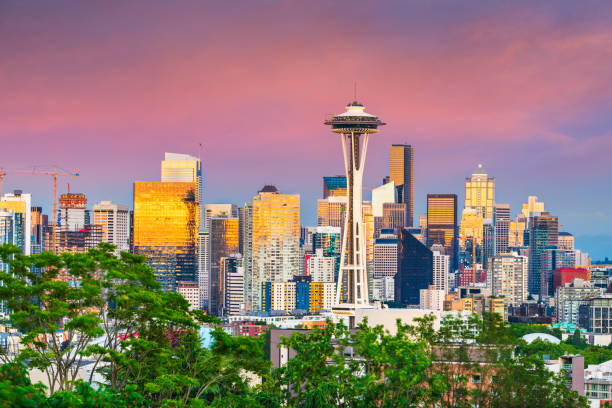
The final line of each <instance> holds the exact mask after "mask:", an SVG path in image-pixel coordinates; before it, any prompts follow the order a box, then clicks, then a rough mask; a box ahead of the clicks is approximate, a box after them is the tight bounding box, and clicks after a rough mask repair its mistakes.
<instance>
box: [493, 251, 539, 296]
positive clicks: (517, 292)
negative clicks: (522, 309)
mask: <svg viewBox="0 0 612 408" xmlns="http://www.w3.org/2000/svg"><path fill="white" fill-rule="evenodd" d="M527 271H528V261H527V257H525V256H519V255H516V254H498V255H495V256H493V257H492V258H491V264H490V267H489V269H488V270H487V287H488V288H490V289H491V294H492V295H493V296H501V297H504V298H505V299H506V300H507V301H508V303H509V304H510V305H512V306H516V307H518V306H520V305H521V304H522V303H523V302H525V301H526V300H527V297H528V296H529V293H528V291H527Z"/></svg>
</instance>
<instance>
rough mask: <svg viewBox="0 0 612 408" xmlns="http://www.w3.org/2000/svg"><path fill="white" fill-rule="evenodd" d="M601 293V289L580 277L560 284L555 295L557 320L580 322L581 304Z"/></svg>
mask: <svg viewBox="0 0 612 408" xmlns="http://www.w3.org/2000/svg"><path fill="white" fill-rule="evenodd" d="M601 293H602V290H601V289H599V288H595V287H593V285H592V284H591V283H589V282H586V281H584V280H582V279H580V278H576V279H574V280H573V281H572V282H570V283H565V284H564V285H563V286H559V287H558V288H557V293H556V296H555V302H556V304H555V306H556V310H557V321H558V322H567V323H574V324H578V308H579V307H580V305H583V304H586V302H587V300H588V299H589V298H593V297H597V296H599V295H601Z"/></svg>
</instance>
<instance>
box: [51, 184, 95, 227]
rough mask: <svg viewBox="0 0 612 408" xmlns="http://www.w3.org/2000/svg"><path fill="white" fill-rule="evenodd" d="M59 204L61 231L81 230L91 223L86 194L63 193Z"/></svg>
mask: <svg viewBox="0 0 612 408" xmlns="http://www.w3.org/2000/svg"><path fill="white" fill-rule="evenodd" d="M59 205H60V209H59V220H58V221H59V223H58V226H59V231H79V230H81V229H83V228H84V227H85V224H88V223H89V222H88V220H87V216H88V214H87V198H86V197H85V194H83V193H66V194H62V195H61V196H60V198H59Z"/></svg>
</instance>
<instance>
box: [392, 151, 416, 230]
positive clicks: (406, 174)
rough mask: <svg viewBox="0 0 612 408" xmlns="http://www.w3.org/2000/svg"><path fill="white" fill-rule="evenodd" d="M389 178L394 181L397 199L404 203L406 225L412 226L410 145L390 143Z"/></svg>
mask: <svg viewBox="0 0 612 408" xmlns="http://www.w3.org/2000/svg"><path fill="white" fill-rule="evenodd" d="M389 180H390V181H393V182H395V186H396V188H397V193H398V197H397V199H398V200H397V201H398V202H399V203H404V204H406V226H407V227H412V223H413V217H414V213H413V210H414V148H413V147H412V146H410V145H403V144H394V145H391V148H390V149H389Z"/></svg>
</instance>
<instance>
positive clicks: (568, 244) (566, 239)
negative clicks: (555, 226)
mask: <svg viewBox="0 0 612 408" xmlns="http://www.w3.org/2000/svg"><path fill="white" fill-rule="evenodd" d="M558 239H559V248H561V249H569V250H573V249H574V236H573V235H572V234H570V233H569V232H564V231H559V237H558Z"/></svg>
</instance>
